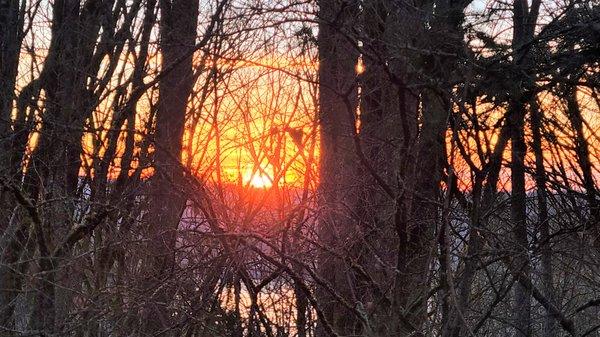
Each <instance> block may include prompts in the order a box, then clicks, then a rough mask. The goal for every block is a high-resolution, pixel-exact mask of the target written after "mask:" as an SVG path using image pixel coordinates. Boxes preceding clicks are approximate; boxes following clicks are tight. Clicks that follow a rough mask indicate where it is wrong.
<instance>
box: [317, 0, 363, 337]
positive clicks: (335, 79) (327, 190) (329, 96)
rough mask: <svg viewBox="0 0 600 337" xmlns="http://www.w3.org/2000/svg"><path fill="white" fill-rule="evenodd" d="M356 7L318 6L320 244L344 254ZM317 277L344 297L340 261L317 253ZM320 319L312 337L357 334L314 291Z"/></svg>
mask: <svg viewBox="0 0 600 337" xmlns="http://www.w3.org/2000/svg"><path fill="white" fill-rule="evenodd" d="M357 10H358V8H357V3H355V2H353V1H351V0H350V1H346V0H344V1H340V0H320V1H319V18H320V22H319V36H318V47H319V108H320V111H319V118H320V124H321V156H320V170H321V174H320V186H319V192H320V196H321V199H320V201H319V202H320V204H321V205H322V207H321V209H322V214H321V217H320V220H319V239H320V240H321V242H322V244H323V245H325V246H326V247H328V248H331V249H334V250H343V249H345V248H344V245H345V244H346V243H347V242H348V240H349V238H350V237H351V236H352V233H353V232H354V223H355V222H354V219H352V217H351V216H350V215H349V214H348V212H347V211H348V210H349V209H352V208H353V207H354V206H355V205H356V191H355V190H354V189H353V188H352V184H353V183H354V180H355V179H356V172H355V168H356V157H355V156H354V143H353V139H354V133H355V130H354V128H355V109H356V104H357V100H356V96H357V95H356V92H357V89H356V83H355V77H356V73H355V66H356V63H357V61H358V52H357V50H356V47H357V46H356V45H355V44H354V42H353V41H352V38H351V37H350V36H348V35H347V34H349V32H350V31H351V30H350V29H349V28H350V27H351V24H352V21H351V20H352V19H353V18H355V17H356V13H357ZM319 255H320V256H319V258H318V259H319V274H320V275H321V277H323V279H324V280H326V281H327V282H328V283H330V284H331V285H332V288H333V289H335V290H336V291H338V292H339V293H340V294H341V295H343V296H349V290H350V289H349V287H350V285H349V284H348V280H349V278H348V275H346V272H345V269H346V267H344V262H343V261H341V260H340V259H338V258H336V257H334V256H332V255H331V254H329V253H328V252H320V254H319ZM318 298H319V299H320V303H321V306H322V308H321V310H322V312H323V315H324V317H319V318H320V319H319V323H318V327H317V336H329V334H330V332H331V331H332V330H333V331H336V332H338V333H341V334H352V333H354V332H356V331H357V328H356V322H357V320H356V318H353V317H352V316H351V314H350V313H349V312H348V310H347V309H345V308H344V307H343V306H341V305H340V303H338V302H337V301H336V299H335V297H334V296H333V295H332V294H331V293H329V291H328V290H327V289H318Z"/></svg>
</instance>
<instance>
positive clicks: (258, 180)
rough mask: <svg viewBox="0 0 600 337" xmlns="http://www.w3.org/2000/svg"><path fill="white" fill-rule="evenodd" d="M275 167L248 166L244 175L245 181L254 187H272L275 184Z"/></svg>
mask: <svg viewBox="0 0 600 337" xmlns="http://www.w3.org/2000/svg"><path fill="white" fill-rule="evenodd" d="M272 176H273V168H272V167H271V166H267V167H266V168H265V169H262V168H254V167H247V168H246V169H245V170H244V174H243V176H242V179H243V183H244V184H245V185H250V186H252V187H254V188H265V189H267V188H270V187H272V186H273V178H272Z"/></svg>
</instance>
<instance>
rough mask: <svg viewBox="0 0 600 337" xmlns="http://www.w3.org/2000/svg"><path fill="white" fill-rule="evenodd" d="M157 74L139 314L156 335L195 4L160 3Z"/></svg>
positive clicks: (167, 297)
mask: <svg viewBox="0 0 600 337" xmlns="http://www.w3.org/2000/svg"><path fill="white" fill-rule="evenodd" d="M159 6H160V10H161V22H160V33H161V45H160V48H161V53H162V69H163V70H166V69H168V72H167V73H166V75H165V76H163V78H162V80H161V82H160V83H159V93H160V98H159V102H158V111H157V114H156V133H155V136H154V137H155V139H154V146H155V153H154V170H155V171H154V176H153V177H152V179H151V182H150V184H151V186H150V193H151V194H150V204H149V214H148V218H147V219H148V232H147V235H148V239H149V244H148V245H147V247H146V249H147V252H145V254H148V256H149V259H148V265H147V266H148V267H147V276H146V280H145V282H146V289H147V290H148V291H150V292H151V293H152V294H153V296H152V297H151V298H150V299H149V305H148V306H147V307H146V308H145V310H146V312H145V314H144V323H143V324H144V326H143V330H144V331H146V332H147V333H158V332H159V331H162V330H164V329H169V328H170V327H171V326H172V323H171V315H170V314H169V312H168V308H167V307H168V306H169V303H170V301H171V300H172V296H173V293H172V291H171V290H170V287H169V286H168V285H167V284H166V282H168V279H169V276H170V273H171V272H172V268H174V254H175V241H176V231H177V227H178V225H179V221H180V219H181V214H182V212H183V209H184V208H185V203H186V199H185V197H184V196H183V195H182V193H181V189H182V185H183V182H182V180H183V170H182V168H181V163H180V156H181V144H182V139H183V132H184V124H185V115H186V110H187V103H188V98H189V96H190V93H191V90H192V87H193V84H194V79H193V74H192V53H191V51H192V50H193V49H194V48H195V43H196V36H197V35H196V29H197V22H198V1H195V0H173V1H170V0H161V1H159Z"/></svg>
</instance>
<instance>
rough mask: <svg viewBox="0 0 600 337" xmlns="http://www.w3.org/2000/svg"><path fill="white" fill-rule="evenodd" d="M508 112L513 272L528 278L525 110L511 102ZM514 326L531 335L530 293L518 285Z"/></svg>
mask: <svg viewBox="0 0 600 337" xmlns="http://www.w3.org/2000/svg"><path fill="white" fill-rule="evenodd" d="M510 109H512V111H511V112H509V123H510V126H511V137H510V139H511V163H510V168H511V179H510V181H511V202H510V210H511V221H512V231H513V240H514V248H515V254H516V255H515V257H514V258H513V264H514V266H513V270H514V271H515V272H516V273H520V274H523V275H525V277H529V275H530V273H531V265H530V262H529V240H528V237H527V236H528V235H527V210H526V203H527V195H526V190H525V153H526V151H527V148H526V145H525V136H524V118H525V107H524V105H523V103H522V102H519V101H515V102H512V106H511V107H510ZM513 308H514V325H515V329H516V333H515V336H531V333H532V331H531V292H530V291H529V290H528V289H527V288H525V287H523V286H522V285H521V284H520V283H516V284H515V285H514V307H513Z"/></svg>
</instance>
